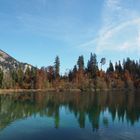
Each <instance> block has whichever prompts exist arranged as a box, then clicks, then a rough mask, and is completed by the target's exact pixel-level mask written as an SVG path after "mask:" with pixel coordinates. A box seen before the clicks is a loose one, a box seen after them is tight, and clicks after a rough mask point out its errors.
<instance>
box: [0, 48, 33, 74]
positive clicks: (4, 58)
mask: <svg viewBox="0 0 140 140" xmlns="http://www.w3.org/2000/svg"><path fill="white" fill-rule="evenodd" d="M19 66H21V68H22V69H23V70H26V68H27V67H30V68H32V67H33V66H32V65H30V64H27V63H22V62H19V61H17V60H16V59H15V58H13V57H12V56H10V55H9V54H7V53H6V52H4V51H3V50H1V49H0V68H1V69H2V70H3V71H7V70H14V69H17V68H18V67H19Z"/></svg>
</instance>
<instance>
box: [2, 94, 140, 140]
mask: <svg viewBox="0 0 140 140" xmlns="http://www.w3.org/2000/svg"><path fill="white" fill-rule="evenodd" d="M139 118H140V94H139V93H138V92H133V93H128V92H126V93H123V92H122V93H121V92H113V93H110V92H103V93H25V94H24V93H18V94H12V95H0V140H109V139H110V140H140V119H139Z"/></svg>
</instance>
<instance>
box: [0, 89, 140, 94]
mask: <svg viewBox="0 0 140 140" xmlns="http://www.w3.org/2000/svg"><path fill="white" fill-rule="evenodd" d="M139 90H140V89H96V91H95V90H85V91H82V90H81V89H54V88H50V89H0V94H14V93H23V92H26V93H29V92H58V93H59V92H81V93H82V92H100V91H139Z"/></svg>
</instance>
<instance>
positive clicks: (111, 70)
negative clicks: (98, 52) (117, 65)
mask: <svg viewBox="0 0 140 140" xmlns="http://www.w3.org/2000/svg"><path fill="white" fill-rule="evenodd" d="M107 72H114V66H113V64H112V62H111V61H110V62H109V68H108V69H107Z"/></svg>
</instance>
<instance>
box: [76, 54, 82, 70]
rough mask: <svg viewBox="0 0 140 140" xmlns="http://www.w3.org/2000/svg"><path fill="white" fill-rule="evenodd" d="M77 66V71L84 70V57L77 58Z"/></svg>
mask: <svg viewBox="0 0 140 140" xmlns="http://www.w3.org/2000/svg"><path fill="white" fill-rule="evenodd" d="M77 65H78V68H79V70H84V57H83V55H81V56H79V58H78V61H77Z"/></svg>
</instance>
